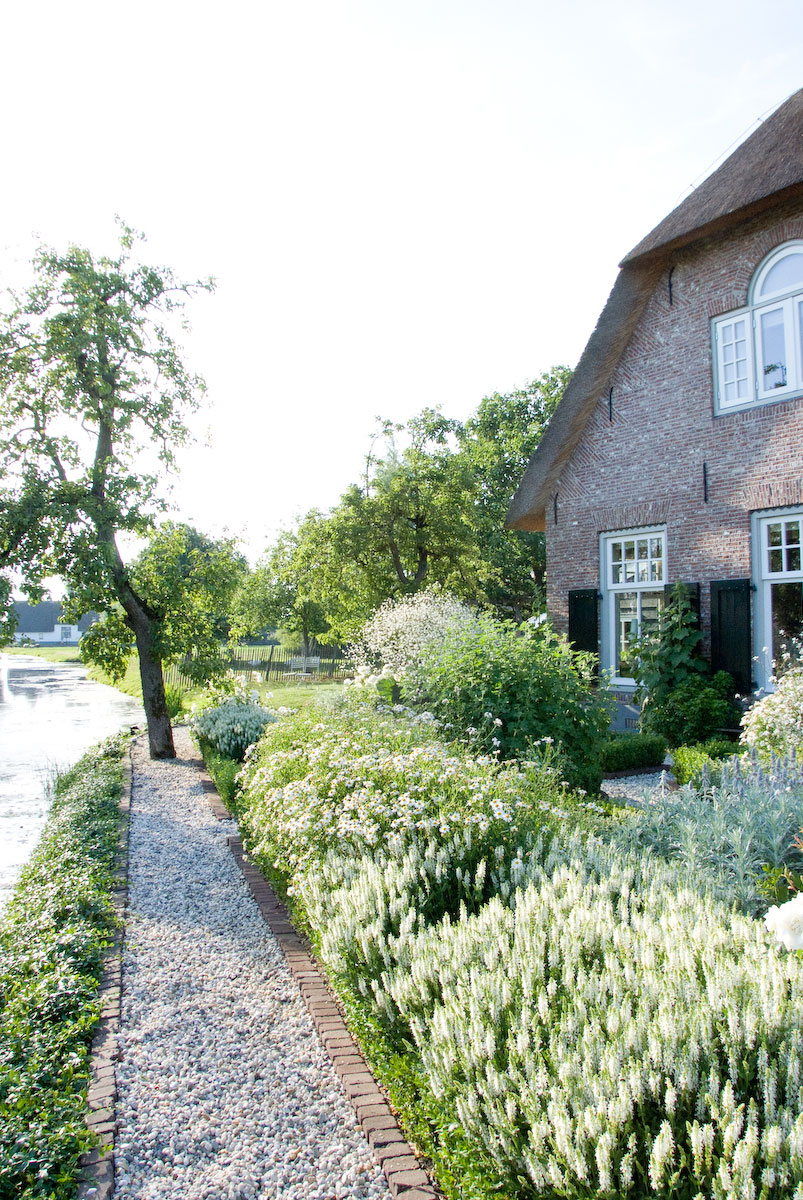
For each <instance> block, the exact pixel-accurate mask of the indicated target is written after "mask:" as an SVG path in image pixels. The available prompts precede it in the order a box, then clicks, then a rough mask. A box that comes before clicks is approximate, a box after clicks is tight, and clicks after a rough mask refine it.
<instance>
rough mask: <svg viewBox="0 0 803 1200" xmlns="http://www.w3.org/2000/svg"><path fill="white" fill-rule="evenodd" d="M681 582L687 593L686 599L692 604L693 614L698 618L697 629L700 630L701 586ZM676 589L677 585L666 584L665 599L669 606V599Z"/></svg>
mask: <svg viewBox="0 0 803 1200" xmlns="http://www.w3.org/2000/svg"><path fill="white" fill-rule="evenodd" d="M679 582H680V584H681V587H682V588H683V590H684V592H685V593H686V599H687V600H688V601H689V603H690V604H691V607H692V612H693V613H694V615H695V617H696V618H697V628H698V629H699V628H700V585H699V583H684V582H683V580H680V581H679ZM676 587H677V584H676V583H666V584H664V599H665V601H666V603H667V604H668V603H669V599H670V597H671V595H672V592H673V591H674V590H675V588H676Z"/></svg>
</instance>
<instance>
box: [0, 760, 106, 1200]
mask: <svg viewBox="0 0 803 1200" xmlns="http://www.w3.org/2000/svg"><path fill="white" fill-rule="evenodd" d="M125 746H126V740H125V739H123V738H122V737H119V738H116V739H112V740H111V741H109V742H106V743H105V744H104V745H102V746H100V747H99V748H97V749H96V750H93V751H90V752H89V753H88V754H86V755H85V756H84V757H83V758H82V759H81V760H80V762H79V763H78V764H77V765H76V766H75V767H73V768H72V769H71V770H70V771H68V772H67V773H66V774H64V775H61V776H59V778H58V779H57V781H56V783H55V786H54V796H53V806H52V810H51V813H50V817H49V819H48V822H47V825H46V826H45V830H44V833H43V835H42V838H41V840H40V842H39V845H38V846H37V848H36V850H35V851H34V853H33V855H32V857H31V859H30V861H29V862H28V864H27V865H26V866H25V867H24V868H23V870H22V872H21V874H20V878H19V882H18V884H17V887H16V889H15V893H14V896H13V898H12V900H11V901H10V903H9V905H8V908H7V909H6V911H5V913H4V914H3V917H2V921H0V1200H28V1198H31V1200H33V1198H42V1200H44V1198H47V1200H67V1198H68V1197H73V1196H74V1195H75V1190H76V1179H77V1171H78V1159H79V1157H80V1155H81V1154H82V1152H83V1151H84V1150H86V1149H88V1148H89V1147H90V1145H91V1144H92V1141H93V1139H92V1136H91V1135H90V1133H89V1131H88V1130H87V1128H86V1124H85V1114H86V1099H85V1097H86V1088H87V1083H88V1080H89V1061H88V1060H89V1046H90V1043H91V1040H92V1032H93V1029H94V1026H95V1024H96V1022H97V1019H98V1016H99V1011H100V1005H99V1002H98V982H99V979H100V972H101V961H102V956H103V951H104V948H105V947H106V946H107V945H108V944H109V943H110V942H111V940H112V938H113V933H114V924H115V918H114V911H113V907H112V896H111V894H112V891H113V889H114V886H115V880H114V867H115V858H116V852H117V839H118V825H119V808H118V800H119V797H120V794H121V791H122V787H123V767H122V758H123V753H124V750H125Z"/></svg>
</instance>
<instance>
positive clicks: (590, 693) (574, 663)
mask: <svg viewBox="0 0 803 1200" xmlns="http://www.w3.org/2000/svg"><path fill="white" fill-rule="evenodd" d="M595 684H596V681H595V678H594V658H593V656H592V655H590V654H579V653H577V652H575V651H573V650H572V649H571V647H570V645H569V643H568V642H567V641H566V639H565V638H563V637H560V636H559V635H558V634H556V633H554V632H553V631H552V630H551V628H550V627H549V626H548V625H547V624H540V625H533V624H530V623H528V622H525V623H524V625H522V626H517V625H515V624H514V623H513V622H510V621H503V620H499V619H498V618H497V617H494V616H491V615H490V614H489V613H484V614H481V615H479V616H478V617H477V618H476V620H474V621H471V622H455V624H454V625H453V626H451V627H450V628H448V629H447V630H446V631H445V632H444V634H443V636H442V637H441V638H440V639H439V640H437V641H435V640H433V641H429V642H427V643H426V644H424V645H423V646H422V649H421V654H420V657H419V659H418V661H417V662H416V663H415V664H412V665H411V666H410V668H409V670H408V674H407V676H406V679H405V683H404V689H405V697H406V698H408V700H409V702H410V703H412V704H414V705H416V706H417V707H426V708H427V709H430V710H431V711H432V712H434V713H435V714H436V716H437V717H438V719H439V721H441V723H442V728H443V729H444V730H450V731H451V736H454V737H468V739H469V742H470V744H471V745H472V746H474V747H476V748H477V749H481V750H484V751H485V752H491V753H493V752H498V754H499V756H500V757H501V758H517V759H528V758H531V757H534V756H537V755H538V753H539V749H538V747H539V744H540V745H541V746H542V747H543V745H544V744H545V743H546V744H547V745H549V744H553V745H554V747H555V748H556V750H557V751H558V752H559V754H560V756H561V761H562V767H563V770H564V773H565V778H566V780H567V781H568V782H569V784H571V785H572V786H574V787H580V788H584V789H585V790H586V791H589V792H596V791H598V790H599V784H600V781H601V778H602V768H601V753H602V747H603V743H604V741H605V738H606V735H607V732H608V726H609V723H610V711H609V708H608V706H607V704H606V702H605V699H604V695H603V693H602V692H601V691H599V690H597V688H596V686H595Z"/></svg>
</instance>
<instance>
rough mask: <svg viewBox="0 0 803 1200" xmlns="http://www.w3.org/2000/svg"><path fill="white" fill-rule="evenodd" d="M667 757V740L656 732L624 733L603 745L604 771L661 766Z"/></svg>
mask: <svg viewBox="0 0 803 1200" xmlns="http://www.w3.org/2000/svg"><path fill="white" fill-rule="evenodd" d="M665 758H666V742H665V741H664V739H663V738H662V737H659V736H658V735H657V734H654V733H622V734H619V735H618V736H614V737H611V738H610V739H609V741H607V742H605V744H604V745H603V747H602V769H603V771H629V770H635V769H637V768H639V767H645V768H646V767H660V766H661V765H662V764H663V761H664V759H665Z"/></svg>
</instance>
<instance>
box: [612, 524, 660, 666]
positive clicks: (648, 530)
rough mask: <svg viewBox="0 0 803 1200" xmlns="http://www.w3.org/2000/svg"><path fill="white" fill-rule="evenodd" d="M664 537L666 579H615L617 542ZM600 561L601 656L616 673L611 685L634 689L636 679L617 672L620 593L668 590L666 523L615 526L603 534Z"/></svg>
mask: <svg viewBox="0 0 803 1200" xmlns="http://www.w3.org/2000/svg"><path fill="white" fill-rule="evenodd" d="M656 537H660V538H661V541H662V545H663V555H662V559H661V562H662V570H661V574H662V578H661V579H660V580H658V579H651V580H646V581H644V582H643V583H639V582H638V581H637V580H635V581H634V580H631V581H629V582H628V581H627V580H623V581H622V582H621V583H614V582H613V579H612V565H613V564H612V553H613V545H614V544H615V543H616V542H621V541H625V540H631V539H637V538H656ZM599 562H600V592H601V594H602V621H601V633H602V638H601V646H600V651H601V654H600V658H601V663H602V666H603V668H604V669H607V670H609V671H611V672H612V676H611V684H612V685H613V686H614V687H624V688H631V687H635V686H636V681H635V679H632V678H629V677H628V676H626V675H618V674H617V673H616V660H617V650H618V644H619V639H618V630H617V627H616V596H617V594H619V593H621V592H661V593H662V594H663V593H664V589H665V585H666V583H667V580H668V578H669V572H668V563H667V536H666V525H647V526H643V527H641V528H634V529H614V530H610V531H607V532H605V533H601V534H600V538H599Z"/></svg>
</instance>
